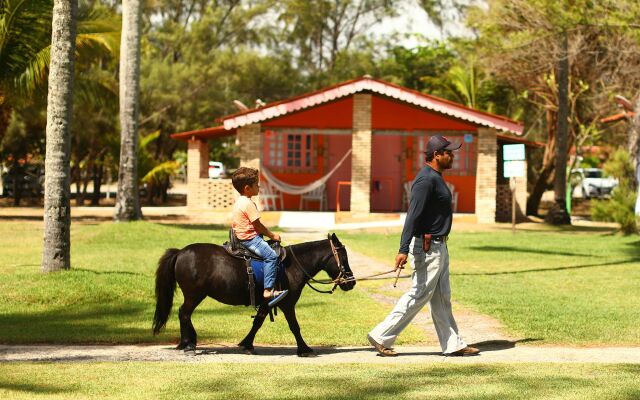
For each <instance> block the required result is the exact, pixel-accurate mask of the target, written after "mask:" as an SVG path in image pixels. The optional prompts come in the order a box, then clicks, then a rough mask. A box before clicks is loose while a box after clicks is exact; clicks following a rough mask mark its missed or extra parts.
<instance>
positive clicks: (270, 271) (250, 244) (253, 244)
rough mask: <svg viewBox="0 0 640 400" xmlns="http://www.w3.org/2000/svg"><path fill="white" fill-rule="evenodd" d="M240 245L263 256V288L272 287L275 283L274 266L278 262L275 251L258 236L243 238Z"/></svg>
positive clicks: (275, 266)
mask: <svg viewBox="0 0 640 400" xmlns="http://www.w3.org/2000/svg"><path fill="white" fill-rule="evenodd" d="M242 245H243V246H244V247H246V248H247V249H249V250H251V251H252V252H254V253H256V254H257V255H258V256H260V257H262V258H264V288H265V289H273V287H274V286H275V284H276V268H277V264H278V255H277V254H276V252H275V251H273V249H272V248H271V247H269V245H268V244H267V242H265V240H264V239H263V238H261V237H260V236H256V237H254V238H253V239H249V240H243V241H242Z"/></svg>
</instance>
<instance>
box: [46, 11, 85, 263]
mask: <svg viewBox="0 0 640 400" xmlns="http://www.w3.org/2000/svg"><path fill="white" fill-rule="evenodd" d="M77 13H78V0H55V2H54V7H53V23H52V26H53V30H52V32H53V33H52V36H51V51H50V63H49V96H48V100H47V140H46V142H47V150H46V158H45V171H46V173H45V184H44V249H43V254H42V272H52V271H57V270H60V269H69V268H70V267H71V260H70V253H71V251H70V250H71V239H70V232H69V231H70V227H71V210H70V203H69V197H70V196H69V154H70V143H71V141H70V135H69V131H70V125H71V114H72V104H73V74H74V63H75V48H76V46H75V45H76V40H75V39H76V17H77Z"/></svg>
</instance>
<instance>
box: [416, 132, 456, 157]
mask: <svg viewBox="0 0 640 400" xmlns="http://www.w3.org/2000/svg"><path fill="white" fill-rule="evenodd" d="M461 146H462V143H453V142H451V141H450V140H449V139H447V138H446V137H445V136H442V135H434V136H431V137H430V138H429V142H428V143H427V151H425V154H433V153H435V152H436V151H442V150H458V149H459V148H460V147H461Z"/></svg>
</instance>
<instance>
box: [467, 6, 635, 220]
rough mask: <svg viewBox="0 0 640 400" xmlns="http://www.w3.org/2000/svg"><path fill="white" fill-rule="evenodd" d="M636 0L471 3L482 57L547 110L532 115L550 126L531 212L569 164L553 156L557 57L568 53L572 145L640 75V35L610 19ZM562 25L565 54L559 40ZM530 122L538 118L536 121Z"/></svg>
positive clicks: (546, 127)
mask: <svg viewBox="0 0 640 400" xmlns="http://www.w3.org/2000/svg"><path fill="white" fill-rule="evenodd" d="M631 4H632V2H631V1H630V0H621V1H619V2H615V3H613V2H606V3H594V2H592V1H589V0H572V1H569V0H563V1H555V0H489V1H488V6H489V7H488V9H483V8H480V7H478V8H473V9H472V10H471V18H470V23H471V26H472V27H473V28H474V29H476V30H477V32H478V33H479V35H480V43H481V46H482V47H481V48H482V54H483V56H482V59H483V61H484V63H485V65H487V66H488V68H489V70H490V72H491V73H493V74H494V75H495V76H496V77H497V78H499V79H501V80H504V81H505V82H508V83H509V84H510V85H512V86H513V87H514V88H515V89H516V91H517V92H518V93H521V95H522V97H524V98H526V100H527V101H528V102H530V103H531V105H533V106H534V107H535V108H536V109H537V110H538V112H537V113H534V114H538V115H540V116H545V117H544V118H539V117H535V119H540V120H541V121H542V122H541V123H538V124H537V126H539V127H542V129H540V130H546V134H547V142H546V146H545V154H544V156H543V162H542V166H541V167H540V168H539V169H537V171H536V172H537V179H536V180H535V181H534V186H533V189H532V191H531V193H530V196H529V199H528V201H527V214H530V215H535V214H537V212H538V208H539V204H540V200H541V198H542V194H543V193H544V191H545V190H547V189H548V188H549V187H550V186H551V185H552V184H553V183H554V181H555V175H556V172H558V171H559V170H560V169H562V170H564V169H566V167H567V165H566V162H564V161H563V160H562V159H561V160H560V162H562V163H563V164H562V165H560V164H558V160H557V158H556V156H557V153H556V145H557V137H556V134H557V128H558V123H559V121H558V112H559V107H560V103H559V91H558V80H559V76H558V72H559V71H558V68H557V67H558V65H559V62H560V60H563V59H565V58H568V61H569V66H568V70H569V75H568V82H569V84H568V88H569V89H568V99H569V100H568V103H569V112H568V120H569V122H568V124H569V125H568V129H569V136H568V138H567V147H566V149H567V150H568V149H570V148H571V147H572V146H573V144H574V143H578V144H580V143H582V142H584V141H586V140H588V138H589V137H593V132H598V130H597V129H595V126H596V125H597V122H598V121H599V119H600V118H601V117H602V116H604V115H606V114H607V113H608V111H609V109H610V104H609V103H610V97H611V96H612V94H613V93H617V92H623V93H626V92H628V90H629V88H630V87H633V86H634V85H635V84H636V83H637V82H639V81H640V76H638V74H637V69H636V66H637V65H638V60H637V54H638V53H637V49H638V43H637V42H634V41H633V40H631V39H630V38H629V35H628V34H627V33H626V32H625V30H624V29H620V28H618V27H616V25H615V24H614V23H612V20H611V18H613V17H611V16H612V15H615V14H616V10H617V12H620V11H621V10H623V9H625V8H628V6H630V5H631ZM614 22H615V21H614ZM565 32H566V35H567V38H568V50H567V52H566V54H567V57H565V56H563V50H562V48H563V46H562V45H561V44H562V43H563V41H562V40H561V39H562V37H563V36H564V35H565ZM528 125H529V126H535V125H536V121H535V120H534V121H531V123H529V124H528ZM564 160H566V158H564Z"/></svg>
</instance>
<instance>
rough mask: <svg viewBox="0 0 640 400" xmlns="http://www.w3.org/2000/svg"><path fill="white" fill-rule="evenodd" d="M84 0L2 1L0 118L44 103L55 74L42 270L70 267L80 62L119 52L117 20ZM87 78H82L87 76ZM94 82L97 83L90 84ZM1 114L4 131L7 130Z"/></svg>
mask: <svg viewBox="0 0 640 400" xmlns="http://www.w3.org/2000/svg"><path fill="white" fill-rule="evenodd" d="M83 5H84V6H81V7H80V9H78V2H77V0H55V2H54V1H53V0H28V1H27V0H3V1H0V116H7V115H11V110H12V108H14V107H20V106H22V105H24V104H29V103H38V101H39V100H40V99H42V98H43V97H44V94H45V93H46V84H47V81H48V77H49V75H51V77H52V79H50V80H49V88H48V108H47V129H46V146H47V148H46V159H45V168H46V177H45V218H44V222H45V238H44V251H43V260H42V271H43V272H49V271H56V270H59V269H65V268H69V267H70V261H69V259H70V239H69V228H70V214H69V192H70V190H69V152H70V150H69V143H70V140H69V128H70V125H71V109H72V105H71V104H72V98H73V91H72V87H73V82H74V76H73V75H74V69H75V68H74V67H75V61H76V58H77V60H78V62H79V63H81V64H85V63H90V62H91V61H92V60H94V59H96V58H99V57H102V56H103V55H104V54H108V53H112V54H117V48H118V39H119V31H118V29H117V28H115V27H114V25H115V26H117V24H118V21H117V19H115V18H113V17H112V16H110V15H107V13H106V12H105V10H104V9H100V8H93V7H90V6H89V5H88V4H85V3H83ZM81 81H82V80H81ZM92 85H93V86H95V82H93V83H87V84H83V85H82V86H83V87H90V86H92ZM6 122H7V121H6V118H4V119H3V118H0V137H2V136H3V134H4V132H5V131H6V128H7V123H6Z"/></svg>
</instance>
